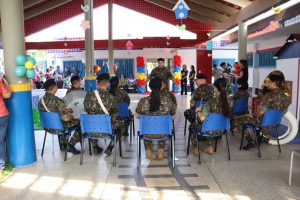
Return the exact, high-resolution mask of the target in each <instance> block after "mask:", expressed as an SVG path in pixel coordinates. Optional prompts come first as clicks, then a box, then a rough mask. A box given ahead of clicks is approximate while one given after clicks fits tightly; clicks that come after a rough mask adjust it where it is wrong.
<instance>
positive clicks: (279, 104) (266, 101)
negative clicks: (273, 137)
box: [258, 88, 290, 112]
mask: <svg viewBox="0 0 300 200" xmlns="http://www.w3.org/2000/svg"><path fill="white" fill-rule="evenodd" d="M289 105H290V100H289V97H288V96H286V95H285V93H284V92H283V91H282V90H281V89H279V88H277V89H273V90H270V92H268V93H266V94H265V95H264V96H263V97H262V101H261V103H260V105H259V107H258V109H259V110H262V111H264V112H265V111H266V110H267V109H269V108H270V109H274V110H283V111H287V109H288V107H289Z"/></svg>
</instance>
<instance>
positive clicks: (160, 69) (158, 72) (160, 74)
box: [145, 58, 174, 91]
mask: <svg viewBox="0 0 300 200" xmlns="http://www.w3.org/2000/svg"><path fill="white" fill-rule="evenodd" d="M157 62H158V66H157V67H155V68H154V69H153V70H152V71H151V73H150V74H149V76H148V77H147V79H146V81H145V86H146V88H147V83H148V82H149V81H150V80H151V79H152V78H160V79H162V81H163V82H165V84H166V85H167V87H166V88H165V90H167V91H169V88H170V86H169V80H172V82H173V83H174V77H173V75H172V73H171V71H170V70H169V69H168V68H166V67H165V65H164V64H165V60H164V59H163V58H159V59H157Z"/></svg>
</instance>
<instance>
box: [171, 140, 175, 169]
mask: <svg viewBox="0 0 300 200" xmlns="http://www.w3.org/2000/svg"><path fill="white" fill-rule="evenodd" d="M171 143H172V167H173V168H174V167H175V142H174V137H172V139H171Z"/></svg>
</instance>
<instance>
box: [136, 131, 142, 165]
mask: <svg viewBox="0 0 300 200" xmlns="http://www.w3.org/2000/svg"><path fill="white" fill-rule="evenodd" d="M137 142H138V145H137V148H138V149H137V154H138V158H137V159H138V168H139V167H140V166H141V138H140V136H139V134H138V136H137Z"/></svg>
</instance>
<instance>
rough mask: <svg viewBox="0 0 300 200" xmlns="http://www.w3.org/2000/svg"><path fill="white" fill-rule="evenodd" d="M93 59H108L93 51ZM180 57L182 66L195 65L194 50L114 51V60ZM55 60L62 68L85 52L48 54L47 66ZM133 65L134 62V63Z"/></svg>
mask: <svg viewBox="0 0 300 200" xmlns="http://www.w3.org/2000/svg"><path fill="white" fill-rule="evenodd" d="M94 53H95V59H101V58H102V59H103V58H106V59H107V58H108V51H107V50H95V51H94ZM177 54H178V55H180V56H181V60H182V64H186V65H187V66H190V65H195V66H196V63H197V54H196V49H180V50H176V49H167V48H160V49H142V50H115V51H114V58H131V59H134V60H135V58H136V57H138V56H143V57H144V59H145V61H146V60H147V59H149V58H155V59H157V58H173V56H174V55H177ZM52 60H55V65H60V66H62V63H63V61H67V60H82V61H83V62H84V60H85V52H84V51H83V52H70V53H68V54H64V53H50V54H48V66H49V65H52V63H51V61H52ZM134 63H135V62H134ZM135 66H136V63H135V64H134V69H135V73H136V67H135Z"/></svg>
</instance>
